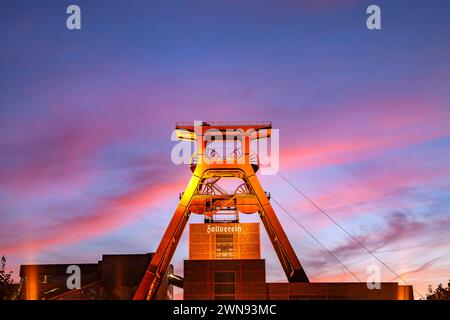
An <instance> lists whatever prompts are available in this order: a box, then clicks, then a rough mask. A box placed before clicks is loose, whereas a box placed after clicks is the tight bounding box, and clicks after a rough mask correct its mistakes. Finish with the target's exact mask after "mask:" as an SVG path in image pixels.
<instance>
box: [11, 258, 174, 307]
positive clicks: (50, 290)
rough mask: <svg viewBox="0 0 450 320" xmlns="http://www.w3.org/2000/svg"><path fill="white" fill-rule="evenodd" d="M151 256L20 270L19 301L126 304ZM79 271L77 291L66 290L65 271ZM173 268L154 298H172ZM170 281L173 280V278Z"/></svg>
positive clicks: (67, 275) (41, 266) (45, 265)
mask: <svg viewBox="0 0 450 320" xmlns="http://www.w3.org/2000/svg"><path fill="white" fill-rule="evenodd" d="M152 256H153V253H147V254H106V255H103V256H102V259H101V260H100V261H98V262H97V263H71V264H34V265H21V266H20V286H19V297H18V298H19V299H24V300H129V299H132V298H133V294H134V292H135V290H136V287H137V285H138V284H139V281H140V279H141V278H142V276H143V274H144V272H145V269H146V267H147V265H148V264H149V262H150V260H151V258H152ZM70 265H76V266H78V267H80V270H81V277H80V280H81V288H80V289H78V290H77V289H72V290H69V289H68V288H67V284H66V281H67V279H68V277H69V276H70V274H68V273H67V268H68V267H69V266H70ZM172 277H173V266H169V269H168V272H167V274H166V276H165V277H164V279H163V281H162V284H161V287H160V289H159V290H158V293H157V295H156V297H155V299H157V300H168V299H172V297H173V286H172V285H171V284H169V279H170V278H172ZM174 280H176V279H175V278H174Z"/></svg>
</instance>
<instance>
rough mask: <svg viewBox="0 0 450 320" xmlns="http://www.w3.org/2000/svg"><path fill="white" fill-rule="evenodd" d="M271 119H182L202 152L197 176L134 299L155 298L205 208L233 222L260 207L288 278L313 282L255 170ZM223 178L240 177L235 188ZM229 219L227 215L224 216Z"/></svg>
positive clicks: (194, 165) (208, 216) (208, 215)
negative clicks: (255, 146)
mask: <svg viewBox="0 0 450 320" xmlns="http://www.w3.org/2000/svg"><path fill="white" fill-rule="evenodd" d="M271 130H272V124H271V123H270V122H227V123H224V122H198V123H197V122H189V123H177V124H176V134H177V137H178V139H180V140H187V141H193V142H197V148H198V150H197V152H196V153H194V155H193V156H192V158H191V162H190V167H191V170H192V171H193V174H192V177H191V179H190V181H189V183H188V185H187V187H186V190H185V191H184V192H183V193H182V194H181V196H180V202H179V204H178V206H177V208H176V210H175V213H174V215H173V217H172V219H171V221H170V223H169V226H168V227H167V230H166V231H165V233H164V236H163V238H162V240H161V242H160V244H159V246H158V248H157V250H156V252H155V254H154V256H153V257H152V259H151V262H150V264H149V266H148V268H147V271H146V272H145V274H144V277H143V278H142V280H141V282H140V285H139V286H138V288H137V290H136V293H135V295H134V299H135V300H144V299H153V298H154V297H155V295H156V292H157V291H158V288H159V286H160V283H161V280H162V279H163V278H164V275H165V273H166V271H167V268H168V266H169V264H170V261H171V259H172V256H173V254H174V252H175V249H176V247H177V245H178V242H179V240H180V238H181V235H182V233H183V230H184V228H185V226H186V223H187V221H188V219H189V216H190V214H191V213H196V214H202V215H204V217H205V222H220V216H221V215H224V214H225V215H226V214H228V215H230V214H232V215H234V217H235V218H234V219H232V220H231V221H228V222H238V220H239V219H238V214H239V212H240V213H244V214H252V213H259V216H260V217H261V221H262V223H263V225H264V227H265V229H266V231H267V234H268V235H269V238H270V240H271V241H272V245H273V247H274V249H275V252H276V254H277V256H278V258H279V260H280V262H281V265H282V267H283V270H284V272H285V273H286V276H287V278H288V280H289V282H303V283H305V282H309V280H308V277H307V275H306V273H305V271H304V270H303V267H302V265H301V264H300V261H299V259H298V258H297V256H296V254H295V252H294V250H293V248H292V246H291V244H290V242H289V240H288V238H287V236H286V234H285V232H284V230H283V228H282V226H281V224H280V222H279V221H278V218H277V216H276V214H275V211H274V209H273V208H272V205H271V203H270V201H269V199H270V196H269V195H268V194H267V193H266V192H264V189H263V188H262V186H261V184H260V182H259V180H258V178H257V176H256V172H257V171H258V169H259V161H258V156H257V155H256V154H254V153H251V152H250V143H251V141H254V140H259V139H269V138H270V136H271ZM217 141H222V142H223V143H224V144H225V143H226V142H230V141H232V142H233V143H234V145H238V144H240V148H233V150H232V152H230V153H228V154H227V155H222V156H220V155H219V154H218V152H216V151H215V149H211V148H208V145H209V144H210V143H212V142H217ZM224 178H235V179H241V182H242V183H241V184H240V185H239V186H238V187H237V188H236V189H235V191H234V192H233V193H228V192H225V191H224V190H223V189H222V188H221V187H219V186H218V182H219V180H221V179H224ZM223 222H227V221H223Z"/></svg>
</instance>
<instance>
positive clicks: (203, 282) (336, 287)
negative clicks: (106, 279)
mask: <svg viewBox="0 0 450 320" xmlns="http://www.w3.org/2000/svg"><path fill="white" fill-rule="evenodd" d="M259 229H260V226H259V223H229V224H227V223H209V224H190V225H189V260H185V261H184V290H183V291H184V299H185V300H217V299H219V300H235V299H236V300H313V299H316V300H332V299H339V300H362V299H364V300H409V299H413V291H412V286H400V285H398V283H396V282H383V283H381V286H380V289H372V290H371V289H368V287H367V284H366V283H360V282H358V283H351V282H341V283H337V282H333V283H323V282H316V283H313V282H302V283H301V282H299V283H266V270H265V260H264V259H261V255H260V248H261V246H260V234H259Z"/></svg>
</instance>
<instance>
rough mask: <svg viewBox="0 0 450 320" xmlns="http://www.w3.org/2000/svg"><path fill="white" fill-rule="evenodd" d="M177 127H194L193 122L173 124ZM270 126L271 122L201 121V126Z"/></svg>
mask: <svg viewBox="0 0 450 320" xmlns="http://www.w3.org/2000/svg"><path fill="white" fill-rule="evenodd" d="M175 125H176V126H177V127H179V126H180V127H182V126H194V121H185V122H175ZM236 125H239V126H272V122H271V121H202V126H236Z"/></svg>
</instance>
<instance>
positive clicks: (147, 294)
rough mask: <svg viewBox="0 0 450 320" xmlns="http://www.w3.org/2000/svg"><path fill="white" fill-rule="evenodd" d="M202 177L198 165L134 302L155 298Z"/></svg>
mask: <svg viewBox="0 0 450 320" xmlns="http://www.w3.org/2000/svg"><path fill="white" fill-rule="evenodd" d="M202 175H203V167H202V166H201V165H197V168H196V169H195V171H194V174H193V175H192V177H191V179H190V181H189V184H188V185H187V187H186V190H185V191H184V194H183V197H182V198H181V200H180V203H179V204H178V207H177V209H176V210H175V213H174V214H173V216H172V219H171V220H170V223H169V226H168V227H167V229H166V232H165V233H164V236H163V237H162V239H161V242H160V243H159V246H158V248H157V249H156V252H155V254H154V255H153V257H152V260H151V261H150V264H149V266H148V268H147V270H146V271H145V274H144V277H143V278H142V280H141V283H140V284H139V286H138V288H137V290H136V292H135V294H134V297H133V299H134V300H144V299H147V300H151V299H153V298H154V297H155V295H156V293H157V291H158V288H159V286H160V284H161V280H162V278H163V277H164V275H165V274H166V271H167V267H168V266H169V264H170V261H171V260H172V257H173V254H174V253H175V249H176V247H177V245H178V242H179V241H180V238H181V235H182V234H183V230H184V228H185V226H186V223H187V221H188V219H189V214H190V212H189V204H190V202H191V200H192V197H193V195H194V193H195V191H196V190H197V187H198V185H199V182H200V179H201V176H202Z"/></svg>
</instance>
